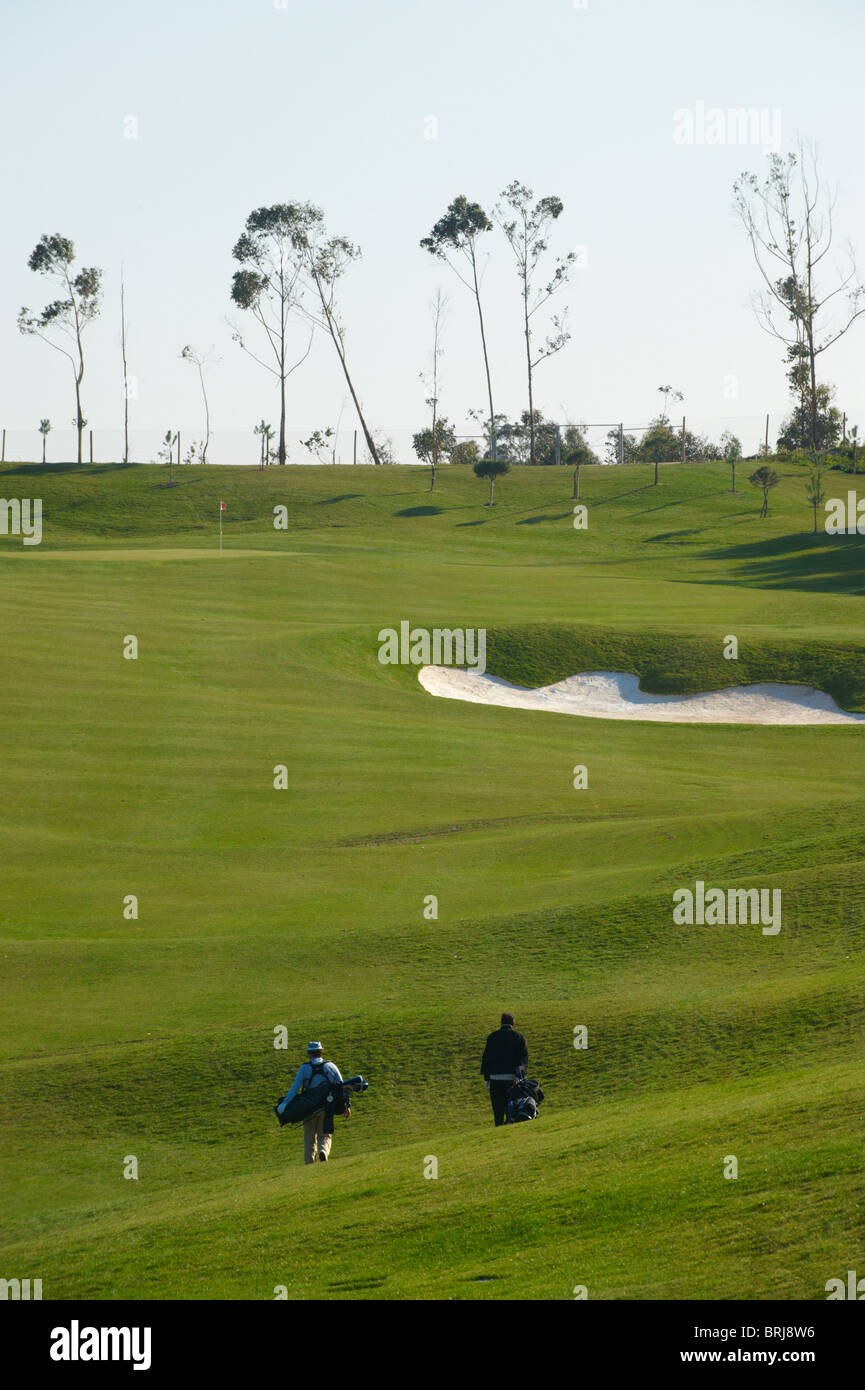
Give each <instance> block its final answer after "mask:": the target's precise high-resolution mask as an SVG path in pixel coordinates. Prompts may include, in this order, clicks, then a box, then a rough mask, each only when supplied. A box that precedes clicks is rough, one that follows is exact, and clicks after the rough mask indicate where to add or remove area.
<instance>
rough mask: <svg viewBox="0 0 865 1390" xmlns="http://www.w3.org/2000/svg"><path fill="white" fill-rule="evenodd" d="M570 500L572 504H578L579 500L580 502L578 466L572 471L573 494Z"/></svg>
mask: <svg viewBox="0 0 865 1390" xmlns="http://www.w3.org/2000/svg"><path fill="white" fill-rule="evenodd" d="M572 500H573V501H574V502H579V500H580V465H579V464H577V466H576V468H575V469H574V492H573V498H572Z"/></svg>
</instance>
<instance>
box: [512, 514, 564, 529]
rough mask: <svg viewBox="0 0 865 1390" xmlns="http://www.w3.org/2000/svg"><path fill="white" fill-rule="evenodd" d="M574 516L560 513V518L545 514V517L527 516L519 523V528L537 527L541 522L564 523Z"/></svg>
mask: <svg viewBox="0 0 865 1390" xmlns="http://www.w3.org/2000/svg"><path fill="white" fill-rule="evenodd" d="M571 515H573V513H571V512H560V513H559V514H558V516H552V515H548V514H545V515H543V516H526V517H523V519H522V521H518V522H517V526H537V525H538V522H540V521H564V520H565V518H566V517H569V516H571Z"/></svg>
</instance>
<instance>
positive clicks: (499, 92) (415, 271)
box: [0, 0, 865, 462]
mask: <svg viewBox="0 0 865 1390" xmlns="http://www.w3.org/2000/svg"><path fill="white" fill-rule="evenodd" d="M0 16H2V19H0V37H2V48H3V53H4V62H3V72H4V82H3V89H2V98H0V100H2V103H3V121H2V127H0V173H2V184H0V186H2V190H3V216H2V218H0V255H2V267H3V275H2V295H0V426H3V427H6V428H8V429H9V430H10V431H31V432H32V431H33V430H34V428H35V426H36V425H38V422H39V420H40V419H41V418H43V417H46V416H47V417H48V418H50V419H51V420H52V422H54V424H55V427H56V428H57V429H61V428H62V427H63V426H68V425H69V423H70V422H71V419H72V416H73V412H74V393H73V389H72V381H71V374H70V370H69V367H68V364H67V363H66V362H65V361H64V359H62V358H61V357H60V356H59V354H57V353H55V352H52V351H51V349H50V348H48V347H47V346H46V345H45V344H43V343H40V342H38V341H36V340H34V339H28V338H24V337H22V336H21V335H20V334H19V332H18V329H17V326H16V318H17V314H18V311H19V309H20V308H21V306H22V305H27V306H28V307H30V308H39V307H41V306H42V305H43V304H44V303H46V302H47V301H48V299H49V298H51V297H53V296H52V294H51V292H50V289H49V286H48V285H47V284H45V283H44V282H43V281H42V279H41V277H39V276H37V275H35V274H34V273H33V272H31V271H30V270H29V269H28V267H27V260H28V257H29V255H30V253H31V251H32V250H33V248H34V246H35V245H36V243H37V241H38V239H39V237H40V236H41V235H42V234H43V233H46V232H49V233H50V232H61V233H62V234H63V235H65V236H67V237H70V238H71V239H72V240H73V241H74V243H75V247H76V253H77V255H78V257H79V259H80V262H81V264H83V265H97V266H100V267H102V269H103V271H104V286H105V288H104V304H103V313H102V316H101V318H100V319H99V320H98V321H97V322H95V323H94V324H92V325H91V326H90V327H89V329H88V330H87V336H86V346H87V368H86V376H85V381H84V387H83V391H84V412H85V415H86V416H87V418H88V421H89V423H90V424H91V425H93V426H94V427H95V428H96V429H97V430H102V431H106V430H116V429H118V428H119V427H120V425H121V423H122V416H123V386H122V370H121V360H120V301H119V286H120V272H121V266H122V267H123V271H124V275H125V279H126V299H127V319H128V353H129V370H130V372H131V373H132V374H133V375H134V377H135V382H136V398H135V399H133V400H132V401H131V402H130V426H131V428H132V430H133V431H135V430H140V431H148V430H149V431H156V430H159V432H160V433H162V432H164V430H165V429H166V428H168V427H169V426H171V427H172V428H178V429H182V430H183V431H185V432H200V431H201V423H202V416H203V411H202V403H201V396H200V388H199V383H198V378H197V375H196V374H195V371H194V369H193V368H192V367H190V365H189V364H188V363H187V362H184V361H183V360H182V359H181V357H180V352H181V349H182V348H183V346H184V344H186V343H192V344H194V345H195V346H196V347H197V348H199V349H200V350H210V349H211V348H212V349H213V355H214V357H216V358H218V359H219V360H218V361H216V362H214V363H213V364H212V365H211V366H210V367H209V368H208V382H209V384H210V391H211V397H212V400H211V410H212V417H213V419H212V423H213V428H214V431H215V432H216V433H217V435H218V434H220V433H224V434H225V436H226V437H227V436H228V434H229V432H236V433H237V435H238V436H242V437H243V438H244V439H246V438H247V437H249V438H250V439H252V435H251V431H252V427H253V425H254V424H255V423H256V422H257V421H258V420H260V419H262V418H265V419H267V420H269V421H273V422H275V421H276V420H277V419H278V405H277V393H276V388H275V384H274V382H273V380H272V378H271V377H270V376H268V375H267V374H266V373H265V372H264V371H263V370H262V369H261V368H260V367H258V366H257V365H256V364H255V363H254V362H252V361H250V360H249V359H247V358H246V357H244V355H243V353H242V351H241V350H240V348H239V347H238V346H237V345H236V344H235V343H234V342H233V341H232V337H231V328H230V326H229V320H231V319H234V320H235V321H236V322H237V323H239V324H240V323H243V315H242V314H240V313H239V312H238V311H233V306H232V304H231V301H230V285H231V277H232V274H233V271H234V269H235V268H236V265H235V263H234V262H233V261H232V257H231V250H232V246H233V245H234V243H235V241H236V239H237V237H238V236H239V234H240V232H241V231H242V229H243V225H244V221H245V219H246V217H247V215H248V213H249V212H250V211H251V210H252V209H254V208H256V207H259V206H262V205H267V204H271V203H275V202H287V201H293V200H300V201H307V200H310V201H312V202H314V203H317V204H318V205H319V206H320V207H321V208H322V209H323V210H324V213H325V217H326V222H327V226H328V228H329V230H330V231H332V232H333V233H341V234H344V235H346V236H348V237H349V238H350V239H351V240H352V241H353V242H355V243H357V244H358V245H359V246H360V248H361V250H362V253H363V254H362V258H361V259H360V261H358V262H357V263H356V264H355V265H354V266H353V267H352V268H351V269H350V271H349V272H348V274H347V276H346V278H345V280H344V282H343V284H342V286H341V291H340V303H341V308H342V313H343V317H344V321H345V324H346V329H347V347H348V353H349V363H350V367H351V369H352V372H353V375H354V378H355V381H356V385H357V388H358V391H359V393H360V395H361V397H362V400H363V404H364V408H365V410H366V411H367V413H368V415H369V418H370V422H371V424H372V425H373V426H374V428H376V429H379V430H381V431H382V432H383V433H384V434H386V435H387V434H390V435H391V436H392V437H393V438H394V439H395V440H397V441H400V440H404V439H407V438H409V436H410V432H411V431H412V430H416V429H419V428H421V427H422V426H423V425H424V424H425V423H426V420H427V411H426V407H425V406H424V397H425V395H426V394H428V392H427V390H426V389H425V387H424V384H423V382H422V380H421V377H420V373H421V372H422V371H426V370H427V369H428V368H429V365H430V358H431V348H432V330H431V320H430V309H429V304H430V300H431V298H432V296H433V294H434V293H435V291H436V289H437V288H438V287H439V286H440V287H441V288H442V290H443V291H444V292H445V293H447V295H448V297H449V303H448V310H447V316H446V320H445V324H444V331H443V341H442V346H443V355H442V358H441V387H440V396H441V407H440V408H441V410H442V411H443V412H444V413H445V414H446V415H447V416H448V417H449V418H450V419H451V420H453V421H454V422H455V423H456V424H457V425H458V427H459V428H460V429H461V430H468V428H469V426H468V423H467V421H468V417H467V412H468V410H469V409H470V408H472V407H481V406H483V405H484V402H485V394H486V393H485V380H484V375H483V363H482V358H481V354H480V341H479V334H478V326H477V318H476V313H475V309H474V305H473V301H472V299H471V296H470V294H469V293H468V291H467V290H466V289H465V288H464V287H463V286H462V285H461V284H460V282H459V281H458V280H457V279H456V277H455V276H454V275H453V274H452V272H451V271H450V270H448V268H447V267H446V266H443V265H441V264H439V263H438V262H437V261H436V260H435V259H434V258H432V257H431V256H430V255H429V254H428V253H427V252H425V251H423V250H422V249H421V248H420V246H419V241H420V239H421V237H423V236H425V235H427V233H428V232H429V230H430V228H431V227H432V225H433V223H434V222H435V221H436V220H437V218H438V217H439V216H441V214H442V213H443V212H444V210H445V208H446V207H447V205H448V203H449V202H450V201H451V200H452V199H453V198H454V197H455V196H456V195H457V194H459V193H465V194H466V195H467V196H468V197H470V198H471V199H473V200H477V201H479V202H480V203H481V204H482V205H483V206H484V207H485V208H486V209H487V210H488V211H489V210H491V208H492V206H493V204H494V203H495V202H496V201H497V199H498V197H499V195H500V193H501V191H502V189H504V188H505V186H506V185H507V184H509V183H510V182H511V181H512V180H514V179H518V180H520V181H522V182H524V183H526V184H527V185H528V186H529V187H530V188H532V189H533V190H534V192H535V194H536V196H537V197H541V196H544V195H547V194H556V195H558V196H559V197H560V198H561V199H562V201H563V203H564V211H563V213H562V215H561V217H560V218H559V219H558V221H557V222H556V223H555V225H554V228H553V231H552V234H551V238H550V248H551V251H552V252H553V253H564V252H566V251H568V250H573V249H576V250H577V251H578V255H579V259H580V262H581V263H582V264H581V265H580V267H579V268H578V269H576V270H575V271H574V273H573V275H572V278H571V283H570V285H569V287H568V288H567V290H566V292H565V293H564V295H563V296H562V297H561V304H562V305H564V304H565V303H567V305H568V309H569V315H568V318H569V326H570V329H571V332H572V338H571V341H570V342H569V343H568V345H567V346H566V347H565V348H564V349H563V350H562V352H561V353H559V354H558V355H557V356H556V357H554V358H552V359H551V360H550V361H548V362H546V363H544V364H542V365H541V366H540V367H539V368H538V369H537V374H536V389H535V399H536V404H537V405H538V406H539V407H540V408H541V409H542V410H543V411H544V413H545V414H546V415H548V416H550V417H553V418H555V419H557V420H560V421H562V422H565V421H567V420H575V421H586V422H589V423H596V422H597V423H606V422H615V421H618V420H623V421H624V422H625V423H626V424H631V425H638V424H644V423H646V422H647V421H648V419H649V418H650V417H651V416H653V415H655V414H656V413H657V411H658V407H659V403H660V397H659V396H658V392H657V387H658V386H659V385H661V384H667V383H669V384H671V385H673V386H674V387H675V388H676V389H677V390H679V391H681V392H682V393H683V396H684V401H683V403H682V405H681V406H677V407H676V410H677V413H679V414H681V413H684V414H686V415H687V416H688V418H689V421H690V420H692V419H693V420H695V421H710V422H713V423H714V422H718V428H720V427H721V422H723V421H729V422H730V423H731V424H732V425H735V422H736V421H740V422H742V424H743V430H744V434H743V442H744V443H745V446H746V448H750V447H753V446H754V444H755V442H756V439H755V440H754V441H752V440H751V437H750V436H751V434H755V435H756V434H757V433H758V432H759V431H760V430H761V428H762V427H761V425H760V423H759V422H760V420H761V418H762V417H763V416H764V415H765V413H766V412H772V413H773V417H774V416H777V418H780V415H781V413H783V412H784V411H785V409H786V407H787V388H786V382H785V378H784V362H783V350H782V349H781V348H780V346H779V344H778V343H776V342H775V341H774V340H773V339H772V338H771V337H769V336H768V335H767V334H766V333H765V332H764V331H763V330H762V329H761V328H760V327H759V325H758V323H757V321H756V319H755V316H754V312H753V308H752V298H753V295H754V293H755V291H756V290H757V289H758V288H759V278H758V274H757V270H756V267H755V265H754V262H753V259H752V256H751V252H750V249H749V246H748V243H747V240H746V238H745V235H744V232H743V230H742V228H741V225H740V224H739V222H738V220H737V217H736V213H735V210H734V207H733V198H732V185H733V182H734V180H735V178H736V177H737V175H738V174H739V173H740V172H742V171H743V170H746V169H747V170H753V171H754V172H757V173H759V172H761V171H762V170H764V168H765V166H766V163H767V150H766V147H765V145H764V144H763V143H760V141H759V140H758V141H757V142H754V143H748V142H746V143H738V142H737V141H736V138H735V133H733V138H732V139H728V140H727V141H725V143H722V144H713V145H710V144H706V143H703V144H699V143H696V141H695V142H694V143H691V144H684V143H680V142H677V140H676V139H675V130H676V127H677V119H678V120H679V123H680V127H681V118H676V116H675V114H674V113H676V112H681V111H690V112H693V113H695V117H696V112H697V110H698V103H703V106H704V108H706V109H709V108H716V107H720V108H722V109H724V110H727V109H729V108H737V107H747V108H756V109H758V110H759V111H762V112H764V113H766V120H767V127H766V128H767V131H768V130H769V124H768V123H769V122H771V121H773V120H779V121H780V131H781V141H780V144H781V149H782V151H785V150H786V149H788V148H790V147H791V146H792V145H793V144H794V143H795V141H796V140H797V138H798V137H800V136H803V137H805V138H807V139H809V140H811V141H813V142H814V143H815V144H816V146H817V149H818V155H819V160H820V165H821V171H822V174H823V176H824V178H825V179H826V181H827V182H828V183H829V184H830V185H832V186H833V187H834V188H835V190H836V193H837V204H836V228H837V233H838V237H839V247H840V245H841V243H842V242H843V241H844V240H847V239H849V240H850V241H851V242H852V243H853V246H854V248H855V250H856V251H857V253H858V257H859V260H860V262H861V264H862V268H863V272H865V184H863V174H862V155H861V132H862V120H863V118H862V81H861V74H862V66H861V54H862V52H863V38H865V12H863V8H862V6H861V0H824V3H822V4H821V5H814V4H813V3H812V0H808V3H804V2H803V0H744V2H742V3H740V0H731V2H730V3H726V4H715V3H695V0H656V3H654V4H647V3H645V0H588V3H587V4H585V5H583V4H582V3H579V4H575V3H574V0H438V3H436V4H435V5H418V4H412V3H406V0H208V3H189V4H173V3H167V0H148V3H146V4H143V5H133V4H129V3H128V2H125V0H114V3H104V0H76V3H75V4H74V5H72V4H69V3H68V2H67V3H57V2H56V0H52V3H45V0H30V2H29V3H28V4H27V5H26V6H24V5H21V4H20V3H19V0H0ZM773 113H777V114H773ZM485 250H486V253H487V260H486V264H485V269H484V276H483V287H482V293H483V296H484V306H485V314H486V317H487V321H488V335H489V342H490V356H491V365H492V372H493V387H494V393H495V399H496V408H497V409H499V410H501V411H503V412H504V413H506V414H508V415H509V416H515V415H517V414H518V412H519V411H520V410H522V409H524V408H525V407H526V404H527V401H526V383H525V371H524V355H523V352H524V350H523V342H522V338H521V318H520V313H521V309H520V299H519V287H518V283H517V278H516V273H515V267H514V263H513V258H512V254H511V252H510V249H509V247H508V245H507V242H506V241H505V239H504V237H503V236H502V234H501V232H500V231H494V232H491V233H489V234H488V236H487V237H486V247H485ZM541 326H542V325H541ZM245 331H247V333H248V340H249V342H250V344H251V345H252V344H253V342H254V339H255V329H254V326H250V325H248V324H247V325H245ZM297 341H298V344H301V343H303V344H305V337H304V335H303V330H301V329H298V340H297ZM863 358H865V318H863V320H862V321H860V322H859V323H858V324H856V325H855V326H854V328H853V329H852V330H851V332H850V334H849V335H847V337H846V338H845V339H844V340H842V341H841V342H840V343H839V344H838V345H837V347H835V348H834V349H832V350H831V352H830V353H828V354H827V355H826V357H825V358H824V359H823V363H824V369H823V376H824V377H825V378H826V379H828V380H829V381H831V382H833V383H834V384H835V386H836V388H837V397H836V403H837V404H838V405H839V406H841V408H842V409H846V410H847V411H848V413H849V414H850V416H851V417H852V418H854V419H856V418H857V415H858V417H859V419H860V420H861V423H862V425H865V380H863V370H862V366H863ZM287 413H288V421H289V428H290V430H291V431H293V432H297V433H298V434H306V433H308V432H310V431H312V430H313V429H324V428H325V427H327V426H331V427H333V426H335V425H336V423H337V421H338V420H339V422H340V424H341V426H342V427H343V428H345V427H346V426H348V427H353V426H354V424H355V421H354V419H353V415H352V409H351V405H350V402H348V401H347V393H346V389H345V386H344V383H343V381H342V378H341V374H340V371H339V364H338V362H337V359H336V356H335V354H334V352H333V348H332V346H331V344H330V343H329V341H327V340H326V339H324V338H320V339H319V340H318V341H316V342H315V344H314V346H313V350H312V352H311V353H310V356H309V357H308V358H307V360H306V362H305V363H304V365H303V366H302V367H301V368H300V369H299V370H298V371H297V372H296V373H295V374H294V375H293V376H292V377H291V378H290V381H289V392H288V408H287ZM715 432H716V433H717V429H716V430H715ZM7 457H8V455H7ZM296 461H298V462H301V461H303V458H297V460H296ZM344 461H347V460H344Z"/></svg>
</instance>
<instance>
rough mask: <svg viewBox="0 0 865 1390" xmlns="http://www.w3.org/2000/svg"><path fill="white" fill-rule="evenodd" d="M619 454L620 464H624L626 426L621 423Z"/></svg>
mask: <svg viewBox="0 0 865 1390" xmlns="http://www.w3.org/2000/svg"><path fill="white" fill-rule="evenodd" d="M618 454H619V463H624V462H625V426H624V424H621V423H620V424H619V448H618Z"/></svg>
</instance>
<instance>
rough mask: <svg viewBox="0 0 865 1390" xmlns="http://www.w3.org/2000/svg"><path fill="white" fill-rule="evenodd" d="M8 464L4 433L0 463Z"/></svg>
mask: <svg viewBox="0 0 865 1390" xmlns="http://www.w3.org/2000/svg"><path fill="white" fill-rule="evenodd" d="M5 462H6V431H5V430H4V431H3V452H2V454H0V463H5Z"/></svg>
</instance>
